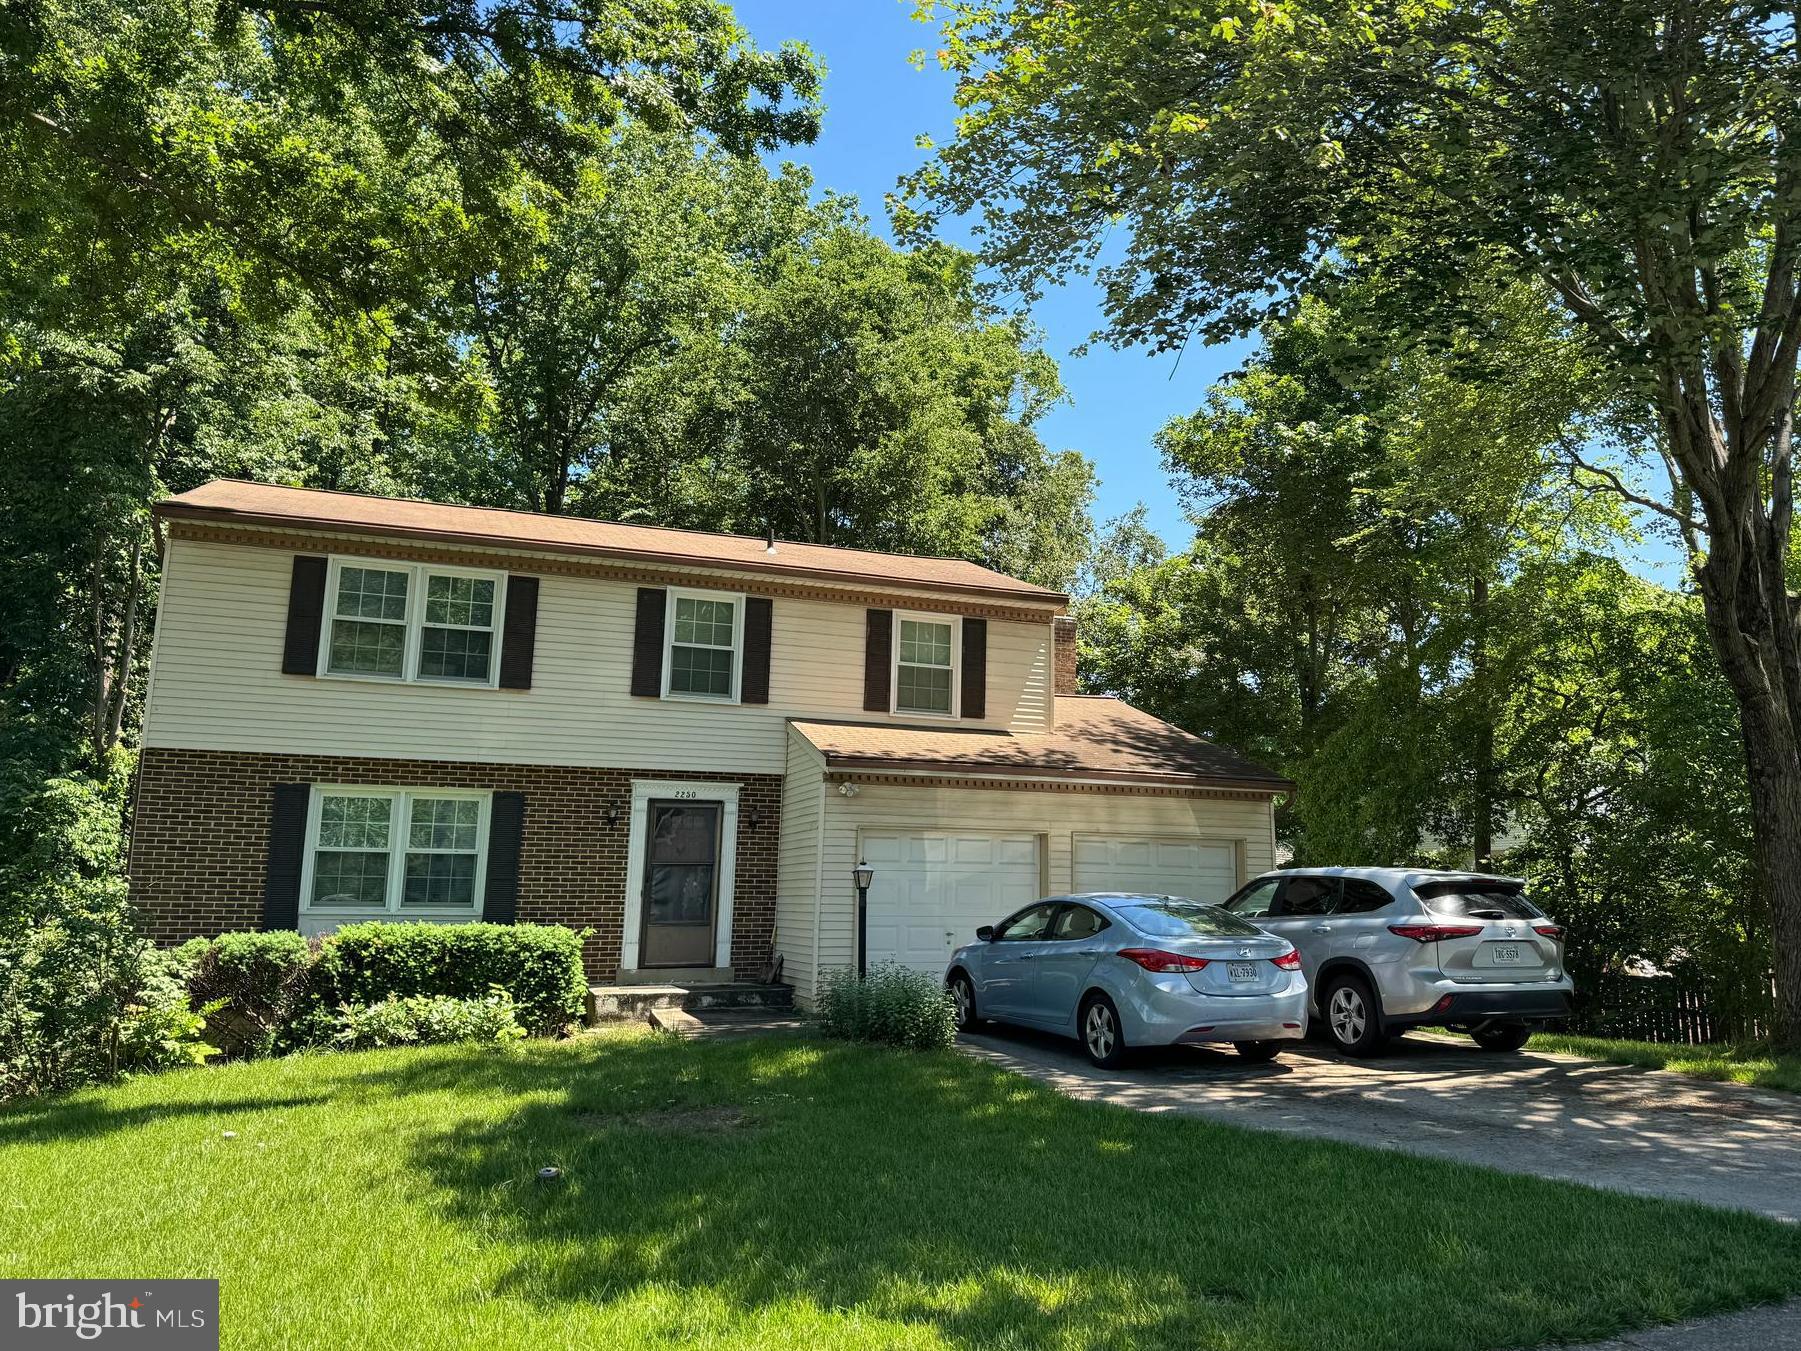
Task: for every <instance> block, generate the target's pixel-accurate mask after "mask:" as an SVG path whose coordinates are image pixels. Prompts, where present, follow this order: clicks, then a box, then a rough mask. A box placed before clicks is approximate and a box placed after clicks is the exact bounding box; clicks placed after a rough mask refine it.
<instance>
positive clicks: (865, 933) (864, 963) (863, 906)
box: [850, 859, 875, 980]
mask: <svg viewBox="0 0 1801 1351" xmlns="http://www.w3.org/2000/svg"><path fill="white" fill-rule="evenodd" d="M850 880H851V881H853V882H855V883H856V884H857V979H858V980H862V979H863V977H864V976H865V975H867V974H868V971H869V884H870V883H871V882H873V881H875V869H874V868H872V867H870V866H869V864H868V863H866V862H864V861H863V860H861V859H859V860H857V866H856V867H854V868H852V869H851V870H850Z"/></svg>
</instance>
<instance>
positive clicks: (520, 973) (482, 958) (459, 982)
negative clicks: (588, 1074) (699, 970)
mask: <svg viewBox="0 0 1801 1351" xmlns="http://www.w3.org/2000/svg"><path fill="white" fill-rule="evenodd" d="M496 988H499V989H502V990H505V991H506V992H507V994H509V995H510V996H511V997H512V999H513V1000H514V1002H515V1004H516V1005H517V1007H518V1012H519V1021H520V1022H521V1023H522V1024H523V1025H524V1027H525V1028H526V1030H527V1031H528V1032H530V1033H531V1034H532V1035H533V1036H554V1035H556V1034H557V1033H560V1032H562V1031H564V1030H565V1029H566V1028H567V1027H568V1026H569V1025H570V1024H571V1023H573V1022H575V1021H576V1020H577V1019H578V1018H580V1017H581V1014H582V1007H583V1003H584V1001H585V1000H586V999H587V995H588V979H587V975H586V973H585V972H584V970H583V967H582V935H581V934H579V933H577V932H576V931H575V930H573V929H565V928H561V927H559V926H556V925H549V924H426V923H417V924H387V923H380V922H372V923H367V924H346V925H344V926H343V927H342V928H340V929H339V930H338V931H337V932H336V933H334V934H332V935H331V937H330V938H329V939H327V940H326V942H325V943H324V944H323V945H322V947H321V949H320V955H319V962H318V967H317V970H316V971H315V974H314V989H315V991H316V992H317V996H318V998H319V999H320V1000H321V1001H322V1002H323V1003H324V1004H325V1005H326V1006H328V1007H333V1008H335V1007H337V1006H339V1005H342V1004H372V1003H375V1002H377V1001H379V1000H383V999H387V998H389V997H391V996H411V995H446V996H452V997H456V998H461V999H479V998H485V997H486V996H487V995H488V994H489V992H490V991H492V990H494V989H496Z"/></svg>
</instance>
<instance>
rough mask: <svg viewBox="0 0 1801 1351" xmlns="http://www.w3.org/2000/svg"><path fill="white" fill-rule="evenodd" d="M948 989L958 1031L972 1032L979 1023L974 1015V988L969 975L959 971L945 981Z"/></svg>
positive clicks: (979, 1019)
mask: <svg viewBox="0 0 1801 1351" xmlns="http://www.w3.org/2000/svg"><path fill="white" fill-rule="evenodd" d="M945 987H946V988H947V989H948V990H949V991H950V996H951V1008H952V1010H954V1013H955V1019H956V1024H957V1031H959V1032H973V1031H974V1030H975V1029H976V1027H977V1026H979V1025H980V1023H981V1021H982V1020H981V1018H979V1017H977V1016H976V990H975V986H973V985H971V984H970V983H969V977H968V976H966V975H964V974H963V973H962V972H961V971H959V972H958V973H957V974H956V975H954V976H952V977H951V978H950V979H949V980H948V981H946V982H945Z"/></svg>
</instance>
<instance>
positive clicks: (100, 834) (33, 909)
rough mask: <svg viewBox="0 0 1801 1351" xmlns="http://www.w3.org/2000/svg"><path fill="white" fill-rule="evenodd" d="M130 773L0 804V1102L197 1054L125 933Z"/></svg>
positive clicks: (182, 1013) (188, 1031) (170, 996)
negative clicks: (122, 862)
mask: <svg viewBox="0 0 1801 1351" xmlns="http://www.w3.org/2000/svg"><path fill="white" fill-rule="evenodd" d="M130 771H131V763H130V759H129V757H126V756H117V757H114V758H113V759H112V761H111V762H110V763H109V773H108V774H107V775H106V776H105V777H104V778H91V777H88V776H85V775H76V776H70V777H65V778H56V779H51V780H49V781H48V782H46V783H44V784H43V785H42V786H41V787H40V788H38V789H37V790H36V791H29V790H27V791H19V790H18V789H17V787H16V786H13V788H12V791H11V793H10V794H9V795H8V796H6V797H4V798H0V807H3V808H4V810H3V811H0V1098H7V1097H14V1096H17V1095H20V1094H27V1093H47V1092H55V1091H59V1090H62V1089H67V1088H74V1087H78V1086H80V1085H82V1084H86V1083H92V1082H95V1081H97V1080H101V1079H108V1078H112V1077H114V1076H115V1075H117V1074H118V1073H119V1072H121V1071H122V1070H128V1069H132V1068H154V1067H157V1066H160V1065H163V1064H167V1063H173V1062H176V1061H179V1060H181V1059H182V1058H183V1057H185V1056H187V1055H188V1054H189V1053H190V1052H197V1048H198V1040H197V1035H198V1031H199V1029H198V1026H197V1025H193V1024H191V1023H190V1022H188V1021H187V1019H186V1002H185V1000H184V999H182V998H180V996H179V993H178V992H177V991H175V990H174V988H173V986H172V985H171V984H170V983H169V981H168V980H167V979H166V978H165V975H166V973H165V972H164V970H163V968H162V967H161V966H160V964H159V962H158V960H157V958H156V956H155V954H154V953H153V951H152V950H151V948H150V945H149V944H148V943H146V942H145V941H144V940H143V939H142V938H139V937H138V936H137V935H136V934H135V933H134V932H133V929H132V924H131V915H130V910H129V907H128V905H127V902H126V887H125V879H124V877H123V876H122V875H121V872H120V857H121V851H122V848H123V834H122V827H121V823H122V817H123V813H124V806H125V801H126V798H127V794H128V787H129V781H130Z"/></svg>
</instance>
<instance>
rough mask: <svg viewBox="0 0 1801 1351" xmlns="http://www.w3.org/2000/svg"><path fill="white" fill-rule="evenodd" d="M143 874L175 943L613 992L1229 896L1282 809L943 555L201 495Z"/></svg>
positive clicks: (165, 681)
mask: <svg viewBox="0 0 1801 1351" xmlns="http://www.w3.org/2000/svg"><path fill="white" fill-rule="evenodd" d="M157 516H158V519H159V521H160V523H161V525H162V527H163V533H164V544H163V550H164V552H163V588H162V598H161V604H160V606H159V608H158V613H157V626H156V638H155V649H154V656H153V659H152V662H151V674H150V685H149V692H148V703H147V708H146V712H145V721H144V750H143V759H142V765H141V769H140V774H139V781H138V788H137V797H136V806H135V818H134V824H133V839H132V852H131V877H132V888H133V893H134V896H135V899H136V901H137V904H138V906H139V907H140V910H141V912H142V914H143V915H144V916H145V917H146V920H147V922H148V924H149V926H150V929H151V932H152V934H153V935H154V936H155V937H157V938H158V939H161V940H166V941H173V940H178V939H182V938H186V937H189V936H192V935H196V934H208V933H217V932H220V931H223V930H227V929H242V928H259V927H267V928H296V927H298V928H299V929H300V930H302V931H304V932H319V931H324V930H328V929H330V928H332V927H333V926H335V925H338V924H341V923H344V922H346V921H348V920H353V919H355V920H361V919H371V918H374V919H426V920H440V921H448V920H469V919H476V918H483V919H488V920H495V921H503V922H505V921H512V920H515V919H517V920H521V921H524V920H536V921H546V922H554V923H560V924H568V925H573V926H576V927H580V928H590V929H592V930H593V936H592V937H591V939H590V940H589V942H588V945H587V949H586V955H587V961H588V964H589V969H590V971H591V973H592V974H593V975H595V976H596V977H597V978H600V979H611V978H613V977H615V976H619V977H621V978H624V979H631V978H633V977H637V978H640V979H642V978H643V977H644V973H655V972H664V973H668V974H669V976H670V977H671V978H676V979H684V980H688V981H693V980H704V979H707V978H709V977H710V978H713V979H729V978H731V977H732V976H733V975H734V974H735V975H736V976H737V977H738V978H741V979H745V978H753V977H754V976H755V975H756V973H757V972H758V971H760V970H762V969H764V967H765V964H766V963H767V962H768V960H769V959H770V958H771V957H772V956H773V955H776V954H779V955H780V956H781V958H782V961H783V972H784V979H785V980H787V981H788V982H790V983H792V984H793V986H794V987H795V992H796V995H797V996H798V997H799V998H800V999H801V1000H802V1002H803V1003H804V1002H806V1001H808V1000H809V999H810V997H811V995H812V993H813V989H814V983H815V979H816V976H817V974H818V973H819V972H820V971H821V970H823V969H827V968H830V967H833V966H843V965H848V964H850V963H851V962H852V961H853V960H854V951H855V942H856V912H857V907H856V892H855V888H854V884H853V878H852V871H853V868H855V866H856V865H857V864H858V863H859V861H866V862H867V863H868V865H869V866H870V867H871V868H872V869H873V882H872V884H871V886H870V889H869V895H868V907H867V921H866V941H867V946H868V955H869V959H870V960H871V961H879V960H882V959H899V960H901V961H903V962H908V963H911V964H914V965H917V966H919V967H921V968H924V969H930V970H939V969H942V966H943V962H944V959H945V957H946V956H947V954H948V953H949V952H950V950H951V948H952V947H953V946H955V945H956V944H958V943H962V942H967V941H968V939H969V937H970V936H971V935H972V933H973V931H974V930H975V928H976V926H977V925H979V924H984V923H989V922H992V921H994V920H996V919H999V918H1001V917H1002V916H1004V915H1005V914H1006V913H1007V912H1008V911H1009V910H1011V909H1013V908H1014V907H1016V906H1019V905H1021V904H1023V903H1025V902H1027V901H1029V900H1032V899H1034V898H1036V897H1038V896H1040V895H1043V894H1047V893H1054V892H1061V891H1071V890H1078V891H1080V890H1132V889H1140V888H1142V889H1148V890H1152V891H1156V892H1171V893H1180V894H1187V895H1193V896H1198V897H1204V898H1209V899H1220V898H1223V897H1224V896H1225V895H1226V894H1227V893H1228V892H1230V891H1231V890H1232V889H1233V888H1234V887H1235V886H1236V885H1237V884H1238V883H1240V882H1241V881H1243V880H1244V879H1245V878H1246V877H1248V876H1251V875H1253V874H1255V873H1257V872H1259V871H1261V870H1263V869H1265V868H1268V867H1270V866H1271V864H1272V856H1273V851H1274V831H1273V817H1272V805H1271V804H1272V799H1273V798H1274V797H1275V796H1276V795H1278V794H1280V793H1281V792H1283V791H1285V790H1286V789H1287V788H1288V787H1289V785H1288V784H1286V783H1285V782H1284V781H1282V780H1281V779H1279V778H1278V777H1276V776H1275V775H1273V774H1271V773H1269V772H1268V771H1266V770H1264V769H1261V768H1259V767H1258V766H1256V765H1253V764H1250V763H1248V762H1247V761H1245V760H1243V759H1241V758H1239V757H1238V756H1236V755H1234V754H1232V753H1231V752H1229V751H1226V750H1223V749H1221V748H1219V747H1216V746H1213V745H1211V744H1209V743H1207V742H1205V741H1202V740H1200V739H1198V738H1196V737H1193V736H1190V735H1188V734H1187V733H1185V732H1182V731H1180V730H1178V729H1177V728H1175V727H1172V726H1170V725H1168V724H1167V723H1164V722H1161V721H1159V720H1157V719H1156V718H1153V717H1150V716H1149V715H1147V714H1144V713H1141V712H1139V711H1137V710H1136V709H1133V708H1131V707H1130V706H1128V705H1126V704H1123V703H1121V702H1119V701H1117V700H1114V699H1109V698H1097V697H1089V696H1082V695H1078V694H1077V693H1076V692H1075V646H1074V643H1075V635H1074V626H1073V623H1072V622H1071V621H1070V620H1069V619H1068V618H1067V617H1066V616H1065V614H1064V611H1065V608H1066V602H1067V598H1066V597H1065V596H1063V595H1060V594H1058V593H1056V592H1053V591H1047V590H1044V589H1042V588H1040V587H1036V586H1032V585H1029V584H1027V583H1025V582H1022V581H1019V580H1017V579H1015V578H1011V577H1006V576H1002V575H1001V574H999V573H996V572H992V571H990V570H988V569H986V568H982V567H978V566H976V565H975V564H972V563H968V562H963V561H958V560H954V559H941V558H914V557H904V556H898V555H891V554H879V553H870V552H862V551H858V550H852V549H839V548H830V547H825V546H821V545H814V544H796V543H789V542H787V541H775V542H770V541H766V540H763V539H754V538H742V537H738V536H730V535H715V534H705V533H700V532H694V531H683V530H665V529H655V528H650V527H645V526H636V525H616V524H610V523H606V522H599V521H587V520H573V519H570V518H567V517H561V516H545V515H535V514H531V513H524V512H513V511H494V510H487V509H483V508H475V507H457V506H443V505H438V504H433V503H425V502H413V501H399V500H392V499H385V498H375V497H362V496H355V495H351V494H344V493H331V492H314V491H307V490H301V489H294V488H281V487H272V486H268V485H263V484H253V483H238V482H225V481H219V482H213V483H209V484H207V485H205V486H204V487H201V488H198V489H195V490H194V491H192V492H188V493H184V494H182V495H181V496H178V497H174V498H171V499H169V500H168V501H165V502H163V503H162V504H160V505H159V507H158V508H157Z"/></svg>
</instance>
